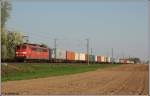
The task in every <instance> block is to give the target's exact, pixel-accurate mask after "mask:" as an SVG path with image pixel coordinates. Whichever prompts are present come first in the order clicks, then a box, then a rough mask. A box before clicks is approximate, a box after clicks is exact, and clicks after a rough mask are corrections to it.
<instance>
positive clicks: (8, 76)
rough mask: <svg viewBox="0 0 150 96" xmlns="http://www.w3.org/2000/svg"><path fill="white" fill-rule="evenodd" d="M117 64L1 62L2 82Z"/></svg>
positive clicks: (78, 71) (72, 72)
mask: <svg viewBox="0 0 150 96" xmlns="http://www.w3.org/2000/svg"><path fill="white" fill-rule="evenodd" d="M113 66H119V65H116V64H113V65H111V66H110V65H106V64H101V65H99V64H90V65H88V66H87V65H86V64H48V63H47V64H34V63H33V64H31V63H29V64H26V63H19V64H7V66H6V65H4V64H2V82H3V81H10V80H22V79H33V78H39V77H48V76H58V75H66V74H75V73H81V72H87V71H94V70H96V69H98V68H105V67H113Z"/></svg>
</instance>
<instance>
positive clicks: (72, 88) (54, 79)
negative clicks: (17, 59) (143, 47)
mask: <svg viewBox="0 0 150 96" xmlns="http://www.w3.org/2000/svg"><path fill="white" fill-rule="evenodd" d="M72 66H73V65H72ZM74 66H75V65H74ZM95 66H97V65H95ZM107 66H112V65H107ZM96 68H97V67H96ZM99 68H100V69H99ZM99 68H98V69H97V70H95V69H92V70H95V71H88V72H83V73H77V74H69V75H63V76H51V77H46V78H38V79H30V80H19V81H7V82H2V93H3V94H30V95H31V94H35V95H36V94H41V95H48V94H64V95H66V94H67V95H70V94H76V95H148V65H145V64H126V65H120V66H117V67H105V68H101V67H99Z"/></svg>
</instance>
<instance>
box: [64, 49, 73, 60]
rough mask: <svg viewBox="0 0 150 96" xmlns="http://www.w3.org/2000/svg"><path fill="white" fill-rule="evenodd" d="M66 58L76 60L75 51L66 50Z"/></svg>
mask: <svg viewBox="0 0 150 96" xmlns="http://www.w3.org/2000/svg"><path fill="white" fill-rule="evenodd" d="M66 59H67V60H75V53H74V52H71V51H66Z"/></svg>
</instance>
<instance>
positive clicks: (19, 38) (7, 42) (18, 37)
mask: <svg viewBox="0 0 150 96" xmlns="http://www.w3.org/2000/svg"><path fill="white" fill-rule="evenodd" d="M11 9H12V7H11V3H10V1H8V0H2V1H1V61H2V62H3V61H8V60H10V61H11V60H14V58H15V48H16V46H17V45H18V44H21V43H23V34H21V32H15V31H12V30H8V29H7V28H6V22H7V20H8V18H9V17H10V11H11Z"/></svg>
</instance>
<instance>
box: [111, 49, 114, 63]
mask: <svg viewBox="0 0 150 96" xmlns="http://www.w3.org/2000/svg"><path fill="white" fill-rule="evenodd" d="M111 51H112V64H113V63H114V50H113V48H112V49H111Z"/></svg>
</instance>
